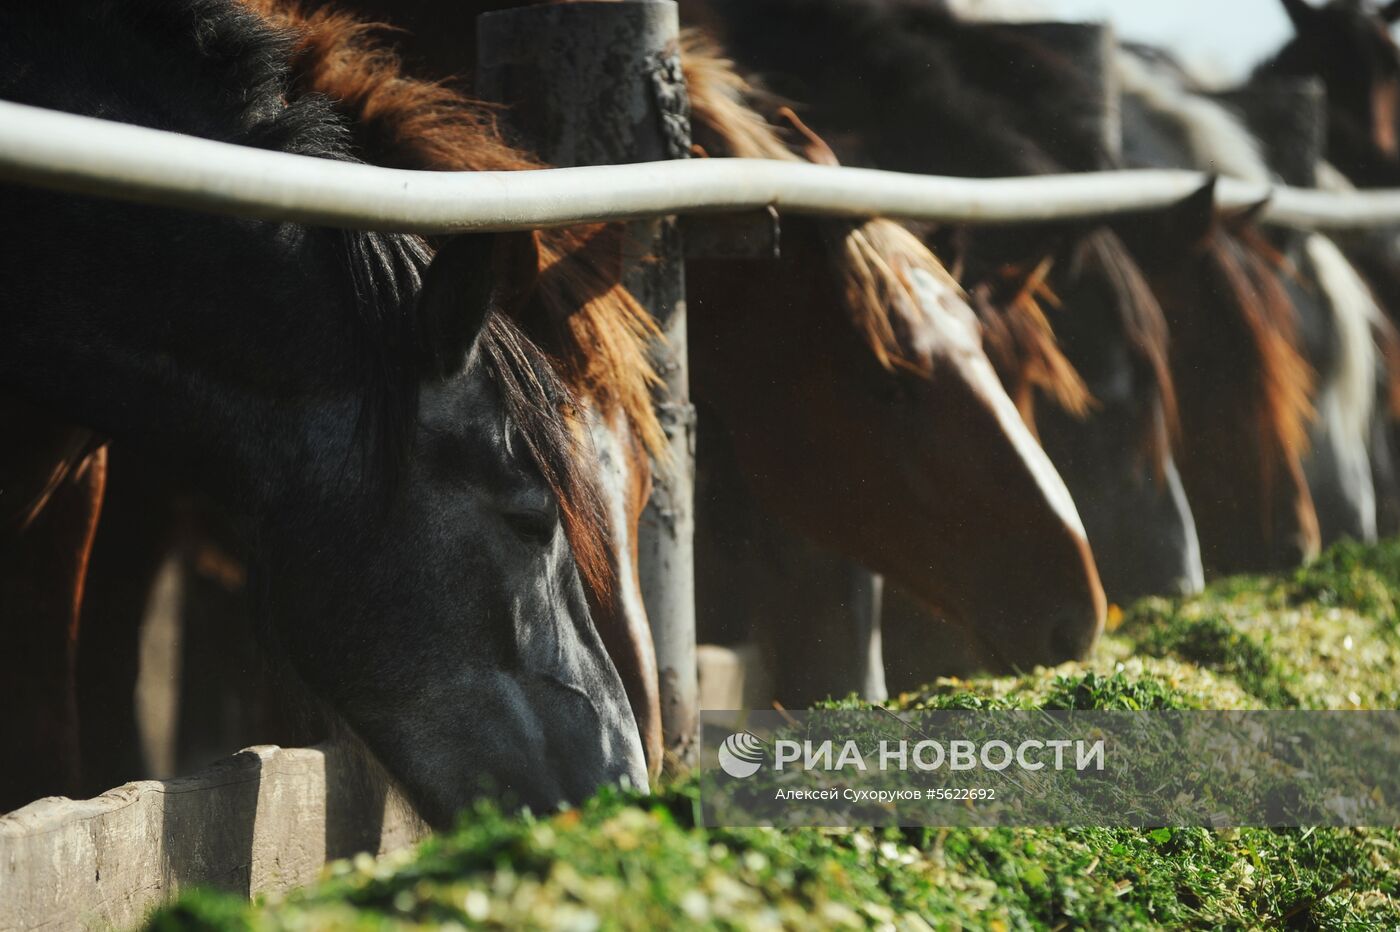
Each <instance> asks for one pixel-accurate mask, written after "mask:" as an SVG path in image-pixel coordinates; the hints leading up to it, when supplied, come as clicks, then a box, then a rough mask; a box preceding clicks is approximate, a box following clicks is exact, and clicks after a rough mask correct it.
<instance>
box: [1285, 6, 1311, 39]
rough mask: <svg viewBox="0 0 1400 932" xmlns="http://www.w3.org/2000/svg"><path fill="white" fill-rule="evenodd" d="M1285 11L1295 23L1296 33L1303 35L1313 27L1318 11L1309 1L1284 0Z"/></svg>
mask: <svg viewBox="0 0 1400 932" xmlns="http://www.w3.org/2000/svg"><path fill="white" fill-rule="evenodd" d="M1283 9H1284V11H1285V12H1286V13H1287V14H1288V18H1289V19H1290V20H1292V21H1293V30H1294V32H1296V33H1298V34H1299V35H1302V34H1303V33H1304V32H1306V31H1307V30H1308V28H1309V27H1310V26H1311V25H1312V23H1313V19H1314V17H1316V15H1317V10H1316V9H1315V8H1314V7H1313V5H1312V4H1311V3H1308V0H1283Z"/></svg>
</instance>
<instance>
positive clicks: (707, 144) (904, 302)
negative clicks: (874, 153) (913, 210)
mask: <svg viewBox="0 0 1400 932" xmlns="http://www.w3.org/2000/svg"><path fill="white" fill-rule="evenodd" d="M681 48H682V64H683V66H684V69H685V77H686V85H687V89H688V91H689V94H690V105H691V122H692V135H693V136H694V138H695V140H696V141H697V143H698V144H699V146H700V148H701V149H703V150H704V152H705V154H707V155H714V156H723V157H731V158H759V159H778V160H782V161H834V156H832V155H831V150H830V149H829V148H827V147H826V145H825V144H824V143H823V142H822V141H821V140H820V139H819V138H818V137H816V135H815V134H813V133H812V132H811V131H810V130H808V129H807V128H806V127H805V126H803V125H802V123H801V122H800V120H798V119H797V117H796V116H795V115H794V114H793V113H792V111H791V109H790V108H788V107H786V106H785V105H784V104H783V102H782V101H781V100H780V99H779V98H777V97H776V96H775V95H772V94H769V93H767V92H766V91H764V90H763V89H761V88H759V87H757V86H756V85H755V84H754V83H753V82H752V81H751V80H750V79H749V78H747V77H746V76H744V75H743V74H741V73H740V72H739V71H738V69H737V67H736V66H735V64H734V62H733V61H731V60H730V59H728V58H726V57H725V56H724V54H723V52H722V51H721V49H720V48H719V46H718V45H717V44H716V43H715V42H714V41H713V40H712V39H710V38H709V37H708V36H706V35H705V34H703V33H701V32H699V31H697V30H693V29H691V30H686V31H685V32H684V33H683V34H682V37H681ZM765 114H774V115H777V116H778V117H780V118H785V119H786V120H787V121H788V122H789V123H790V124H791V129H792V131H794V132H795V135H796V136H798V137H799V138H798V139H796V140H792V141H790V140H789V138H785V136H784V131H783V129H781V128H780V127H778V126H776V125H775V124H774V123H773V122H772V121H771V120H770V118H769V117H768V116H766V115H765ZM813 222H815V223H816V224H817V225H818V226H819V228H820V230H821V235H822V239H823V242H824V243H825V244H826V247H827V250H828V253H829V255H830V256H831V258H832V260H833V262H834V264H835V267H836V268H837V269H838V270H839V273H840V276H841V279H842V281H843V283H844V285H845V296H846V301H845V302H844V303H845V307H846V310H847V312H848V313H849V315H850V318H851V322H852V324H853V325H854V326H855V328H856V330H857V331H858V332H859V333H860V334H861V335H862V336H863V337H864V339H865V341H866V342H867V343H868V344H869V346H870V349H871V351H872V352H873V353H874V354H875V357H876V358H877V359H878V360H879V361H880V363H881V364H882V365H884V366H885V367H886V368H892V367H893V366H895V365H900V366H903V367H912V368H914V369H916V370H921V369H924V368H925V367H926V366H927V361H926V360H921V359H920V354H919V353H918V352H917V351H916V350H915V349H913V347H912V346H911V345H910V344H909V342H908V340H907V337H908V335H910V334H911V333H913V332H914V330H915V329H916V327H917V324H916V323H915V322H914V321H912V320H910V319H908V317H907V316H906V315H909V314H911V313H915V312H914V310H913V309H914V308H915V307H917V304H916V303H911V298H910V284H909V279H908V275H909V274H910V272H911V271H912V270H914V269H921V270H923V271H925V272H927V273H929V274H931V275H933V276H934V277H935V278H936V279H938V280H940V281H944V282H946V283H948V284H949V286H950V287H952V288H955V289H957V290H958V291H959V292H960V291H961V289H960V288H959V287H958V286H957V285H956V284H955V283H954V282H953V279H952V277H951V276H950V275H949V274H948V272H947V270H946V269H945V268H944V266H943V264H942V263H941V262H939V260H938V258H937V257H936V256H934V254H933V253H932V252H931V251H930V250H929V249H928V247H927V246H926V245H925V244H924V243H923V242H922V241H921V240H920V239H919V238H918V237H917V236H915V235H914V234H913V233H911V232H910V231H909V230H907V229H906V228H905V227H903V226H901V225H900V224H898V223H894V222H893V221H889V220H879V219H877V220H867V221H851V220H843V219H839V218H830V219H826V218H822V219H817V220H815V221H813ZM974 300H975V296H974ZM977 310H978V314H979V317H981V318H982V321H983V327H984V333H983V338H984V341H985V343H986V348H987V350H988V352H989V353H990V354H992V356H993V358H994V361H996V362H998V363H999V368H1000V369H1001V370H1002V372H1003V375H1005V374H1006V372H1007V369H1010V370H1012V371H1013V372H1014V373H1015V378H1017V379H1022V380H1026V381H1028V382H1030V383H1033V384H1036V385H1038V386H1041V387H1043V388H1044V389H1045V390H1046V391H1048V392H1049V393H1051V394H1052V395H1054V396H1055V397H1056V398H1057V399H1059V400H1060V401H1061V403H1063V404H1065V405H1066V407H1070V408H1075V409H1078V410H1082V409H1083V405H1084V403H1085V402H1086V401H1087V394H1086V392H1085V389H1084V384H1083V382H1082V381H1080V379H1079V375H1078V373H1077V372H1075V370H1074V367H1073V366H1071V365H1070V364H1069V362H1068V361H1067V360H1066V359H1065V358H1064V356H1063V355H1062V354H1061V352H1060V349H1059V346H1058V345H1057V344H1056V342H1055V337H1054V333H1053V331H1052V330H1051V328H1050V325H1049V322H1048V321H1047V320H1046V318H1045V315H1044V314H1043V313H1042V312H1041V309H1040V307H1039V305H1038V303H1037V302H1036V299H1035V297H1034V295H1033V294H1031V293H1030V292H1026V293H1024V294H1023V295H1020V296H1018V298H1017V300H1015V301H1012V302H1008V304H1007V306H1006V307H1005V308H1004V309H999V310H998V312H996V313H987V310H988V309H987V308H985V307H979V308H978V309H977ZM892 315H893V316H892ZM1012 356H1014V364H1010V365H1006V364H1007V363H1008V361H1009V359H1010V357H1012Z"/></svg>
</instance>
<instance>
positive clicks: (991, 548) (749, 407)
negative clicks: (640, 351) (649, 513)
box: [683, 34, 1102, 666]
mask: <svg viewBox="0 0 1400 932" xmlns="http://www.w3.org/2000/svg"><path fill="white" fill-rule="evenodd" d="M683 64H684V67H685V73H686V81H687V86H688V90H689V93H690V97H691V107H692V121H693V127H692V130H693V136H694V139H695V141H696V143H697V145H698V146H699V147H700V149H701V150H702V151H703V153H704V154H706V155H709V156H714V157H740V158H770V159H784V160H795V159H798V158H801V157H802V156H800V155H798V154H797V153H796V152H794V148H797V149H799V150H801V151H802V152H803V153H804V154H805V155H807V156H808V157H817V158H826V159H829V158H830V155H829V150H826V149H825V148H824V146H823V145H822V144H821V142H820V140H818V139H817V138H816V137H814V136H813V135H812V134H810V132H805V131H803V128H802V127H801V126H800V123H798V122H797V121H795V120H791V119H790V120H789V122H790V123H791V125H792V126H793V128H794V129H795V130H796V145H795V146H790V145H789V144H788V143H787V142H785V141H784V140H783V139H782V138H781V137H780V135H779V131H778V129H777V128H776V127H775V126H774V125H773V124H772V123H770V122H769V121H768V120H767V119H765V118H764V117H763V116H762V115H760V112H759V109H758V108H761V107H763V106H765V100H764V98H763V97H762V95H759V94H757V93H756V92H755V91H754V90H753V88H752V87H751V86H750V85H749V84H748V82H747V81H746V80H745V79H744V78H742V77H741V76H740V75H739V74H738V73H737V71H736V70H735V69H734V67H733V65H732V63H730V62H728V61H726V60H724V59H723V58H721V57H720V56H719V55H718V54H717V52H716V50H715V49H714V47H713V46H712V45H711V44H709V43H707V42H705V41H704V40H701V39H699V38H698V37H697V36H695V35H694V34H692V35H691V36H690V37H689V38H688V40H687V43H686V47H685V54H684V55H683ZM782 253H783V254H782V258H781V259H779V260H777V261H776V262H773V261H771V260H745V261H735V260H723V261H704V260H702V261H692V262H691V263H689V266H688V283H689V288H690V300H691V304H692V307H693V309H694V310H693V313H692V321H691V352H692V364H693V379H694V384H695V395H696V397H697V398H698V399H700V401H701V402H702V403H703V404H706V405H707V406H708V409H709V411H710V413H712V414H713V415H714V416H715V420H717V421H718V422H719V423H720V424H721V425H722V427H723V429H724V431H725V434H726V435H727V436H728V438H729V441H730V443H731V444H732V449H733V452H734V459H735V461H736V463H737V465H738V467H739V468H740V469H741V471H742V473H743V476H744V479H745V481H746V484H747V486H748V487H749V489H750V490H751V491H752V494H753V495H754V497H755V499H756V501H757V502H758V503H759V504H760V505H761V506H762V507H763V509H764V510H765V511H767V512H768V513H770V514H771V515H773V516H775V517H776V518H778V519H780V520H781V521H782V523H783V524H784V525H786V526H787V527H789V528H791V529H794V530H796V531H798V532H800V533H801V534H802V535H803V536H805V537H807V538H809V539H810V540H812V541H814V542H817V543H818V544H821V545H824V546H826V547H829V548H831V549H833V550H835V551H837V552H839V553H842V554H845V555H847V556H849V557H851V558H854V559H856V560H858V561H859V562H860V563H862V564H864V565H866V566H869V567H871V568H873V569H876V570H878V571H880V572H883V573H885V574H886V575H887V576H888V577H890V578H891V579H894V580H896V581H898V582H899V583H900V584H901V585H903V586H905V587H906V588H908V589H909V590H910V591H912V592H913V593H914V594H916V595H917V596H918V597H919V598H920V599H921V600H922V601H923V602H924V603H925V605H926V606H928V607H931V608H934V609H937V610H940V611H942V612H943V613H945V614H946V615H947V616H948V617H950V618H951V619H953V620H954V621H955V622H956V623H957V624H959V625H960V626H961V627H962V628H963V630H964V632H965V634H966V635H968V636H969V637H970V640H972V641H973V642H974V643H977V644H980V645H982V646H983V647H984V648H985V649H987V651H988V652H989V654H990V655H991V657H992V658H994V660H993V662H994V663H995V664H997V665H1000V666H1015V665H1026V664H1032V663H1045V662H1054V661H1056V660H1060V659H1067V658H1069V657H1072V656H1077V655H1079V654H1081V653H1082V652H1083V651H1084V649H1085V648H1086V647H1087V646H1088V644H1089V643H1090V642H1091V639H1092V636H1093V632H1094V631H1095V630H1096V627H1097V620H1096V619H1097V616H1098V614H1099V612H1100V611H1101V606H1102V602H1101V598H1102V597H1101V595H1100V594H1099V592H1098V584H1097V579H1096V573H1095V572H1094V567H1093V563H1092V558H1091V557H1090V556H1089V554H1088V551H1087V546H1086V541H1085V539H1084V537H1083V532H1082V529H1081V528H1080V527H1079V522H1078V519H1077V517H1075V516H1074V513H1073V506H1072V505H1070V504H1069V502H1068V496H1067V492H1066V491H1065V489H1064V487H1063V485H1062V484H1061V482H1060V481H1059V479H1058V476H1057V475H1056V474H1055V473H1054V470H1053V467H1051V466H1050V464H1049V461H1048V460H1047V459H1046V458H1045V456H1044V454H1043V453H1042V452H1041V451H1040V450H1039V448H1038V447H1037V446H1036V444H1035V443H1034V440H1033V438H1032V436H1031V435H1030V433H1029V431H1028V430H1027V429H1026V428H1025V426H1024V424H1022V423H1021V420H1020V417H1019V413H1018V412H1017V411H1016V409H1015V406H1014V404H1012V403H1011V401H1010V398H1009V397H1008V396H1007V395H1006V393H1005V391H1004V390H1003V389H1002V388H1001V387H1000V385H999V383H998V381H997V379H996V375H995V372H994V371H993V369H992V367H991V365H990V363H989V361H988V360H987V358H986V356H985V354H984V351H983V349H982V345H981V344H982V328H981V326H980V325H979V323H978V322H977V319H976V316H975V315H974V314H973V312H972V311H971V309H970V308H969V307H968V305H967V304H966V301H965V299H964V298H963V297H962V295H961V290H960V289H959V288H958V286H957V285H956V284H955V283H954V282H953V281H952V279H951V278H950V277H949V276H948V275H947V273H946V272H945V271H944V270H943V268H942V266H941V265H940V264H939V263H938V261H937V259H935V258H934V256H933V254H932V253H931V252H929V250H928V249H927V248H926V247H925V246H924V245H923V244H922V243H921V242H920V241H919V240H918V239H917V238H916V237H915V236H913V235H911V234H910V233H909V232H908V231H906V230H905V229H904V228H903V227H901V226H899V225H898V224H894V223H891V222H888V221H879V220H877V221H870V222H867V223H856V222H850V221H843V220H821V219H812V218H788V219H787V220H785V222H784V229H783V245H782ZM710 429H711V430H714V429H715V428H714V427H711V428H710ZM852 438H858V439H857V440H856V441H855V442H853V441H852ZM951 489H956V490H957V493H956V494H949V491H948V490H951ZM1023 561H1024V562H1023ZM1032 565H1034V566H1036V567H1037V571H1036V572H1034V573H1032V572H1027V568H1028V567H1030V566H1032ZM1010 566H1019V567H1021V569H1019V570H1018V571H1017V572H1015V573H1012V574H1009V575H1007V573H1006V570H1007V568H1008V567H1010ZM1038 619H1047V621H1048V623H1046V622H1038V621H1037V620H1038ZM792 633H793V635H794V636H795V637H800V636H801V633H800V631H794V632H792ZM1013 639H1016V642H1013Z"/></svg>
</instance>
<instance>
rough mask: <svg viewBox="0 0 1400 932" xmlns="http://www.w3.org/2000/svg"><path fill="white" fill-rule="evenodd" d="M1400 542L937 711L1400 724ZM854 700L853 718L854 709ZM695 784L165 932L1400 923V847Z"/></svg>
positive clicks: (924, 700)
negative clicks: (913, 822)
mask: <svg viewBox="0 0 1400 932" xmlns="http://www.w3.org/2000/svg"><path fill="white" fill-rule="evenodd" d="M1397 606H1400V543H1397V542H1388V543H1385V544H1382V545H1380V546H1377V547H1371V548H1363V547H1359V546H1354V545H1346V546H1342V547H1339V548H1337V549H1334V550H1332V551H1330V552H1328V553H1327V554H1325V555H1324V556H1323V557H1322V558H1321V559H1320V560H1319V561H1317V562H1316V563H1315V564H1313V565H1312V566H1309V567H1307V568H1305V569H1303V570H1300V571H1298V572H1296V573H1294V574H1292V575H1289V576H1285V577H1269V578H1249V579H1244V578H1241V579H1232V580H1225V581H1222V582H1220V583H1218V584H1216V585H1214V586H1212V587H1211V588H1210V589H1209V590H1208V591H1207V592H1206V593H1204V594H1203V595H1201V596H1198V597H1194V598H1190V599H1183V600H1162V599H1149V600H1145V601H1143V602H1141V603H1139V604H1137V605H1135V606H1133V607H1131V608H1129V609H1128V610H1126V611H1124V612H1117V611H1115V612H1114V613H1113V615H1114V617H1113V625H1112V628H1113V630H1112V631H1111V632H1110V633H1109V634H1108V636H1107V637H1106V638H1105V639H1104V642H1103V644H1102V646H1101V647H1100V648H1099V650H1098V651H1097V652H1096V654H1095V656H1094V657H1093V658H1091V659H1090V660H1089V661H1087V662H1085V663H1081V664H1065V665H1062V666H1060V667H1056V668H1053V669H1043V670H1036V671H1034V672H1032V673H1029V674H1026V675H1024V676H1018V677H998V678H992V677H984V678H975V679H971V680H953V679H945V680H939V681H937V682H935V683H933V684H930V685H929V686H928V687H926V688H925V689H922V690H919V691H917V692H914V693H909V694H906V695H903V696H900V697H898V698H897V699H895V700H894V701H893V702H892V703H891V705H892V706H894V707H897V708H921V709H922V708H928V709H942V708H955V709H1037V708H1041V709H1147V710H1151V709H1202V708H1220V709H1251V708H1316V709H1357V708H1394V707H1395V703H1396V696H1397V691H1400V672H1397V671H1400V632H1398V631H1397V629H1398V628H1400V617H1398V616H1397ZM843 704H844V703H843ZM698 820H699V803H698V795H697V788H696V784H695V782H694V781H693V780H686V781H682V782H680V783H677V784H674V785H671V786H668V787H664V788H663V789H662V790H661V791H659V792H658V793H657V794H655V795H653V796H651V797H644V798H640V797H636V796H629V795H625V794H620V793H613V792H606V793H603V794H602V795H600V796H599V797H598V798H596V799H595V800H593V801H592V802H590V803H589V804H588V805H586V806H584V807H583V808H581V809H579V810H571V811H568V812H562V813H557V814H553V815H550V816H547V817H533V816H529V815H509V814H504V813H502V812H500V811H498V810H496V809H494V808H492V807H489V806H482V807H479V808H477V809H476V810H475V811H472V812H470V813H467V814H465V815H464V817H463V819H462V821H461V825H460V827H459V829H458V830H457V831H455V832H453V833H450V834H447V835H443V836H439V837H436V838H433V839H430V840H428V841H426V842H425V843H423V844H422V845H421V846H419V847H418V848H416V849H414V850H411V851H406V852H403V853H401V854H399V855H396V856H392V857H389V858H385V859H382V860H379V861H374V860H373V859H370V858H368V857H362V858H359V859H356V860H355V861H353V862H341V863H338V864H336V865H334V866H333V867H332V868H331V869H330V870H329V871H328V873H327V876H326V878H325V879H324V880H323V881H322V882H321V883H319V884H318V885H315V886H313V887H311V888H309V889H306V890H300V891H297V892H294V893H292V894H290V895H288V896H286V897H280V898H273V899H267V900H264V901H261V902H258V903H255V904H252V905H249V904H246V903H244V902H243V901H241V900H238V899H236V898H232V897H228V896H223V895H219V894H210V893H192V894H189V895H186V896H185V897H184V898H182V899H181V900H179V901H178V902H176V903H175V904H173V905H171V906H169V907H167V908H165V909H164V910H162V911H160V912H159V913H157V914H156V915H155V916H154V917H153V918H152V920H151V927H152V928H155V929H161V930H164V929H192V928H203V929H219V930H234V929H247V930H261V929H380V928H385V929H398V928H415V927H425V928H429V927H430V928H442V927H448V928H451V927H454V926H461V927H467V928H470V927H481V926H487V927H492V926H494V927H511V928H514V927H520V926H527V927H539V928H560V929H595V928H645V929H650V928H656V927H662V926H680V927H686V926H690V927H716V926H718V927H732V928H745V929H748V928H809V927H811V926H813V925H821V926H829V927H834V928H844V927H850V928H864V927H877V928H888V929H924V928H954V929H956V928H977V929H988V928H990V929H1057V928H1070V927H1085V926H1088V927H1098V926H1108V925H1112V926H1115V927H1120V928H1152V927H1158V926H1180V925H1192V926H1198V927H1210V928H1226V927H1234V928H1256V927H1279V926H1289V927H1296V928H1357V927H1363V926H1365V927H1379V926H1386V927H1394V926H1396V925H1397V924H1400V898H1397V897H1400V889H1398V888H1400V831H1395V830H1390V829H1385V830H1376V829H1368V830H1360V829H1305V830H1271V829H1229V830H1217V831H1208V830H1204V829H1169V828H1159V829H1155V830H1136V829H1106V828H1072V829H919V830H913V831H911V830H902V831H901V830H834V829H830V830H829V829H805V830H787V831H779V830H771V829H705V828H702V827H699V826H698Z"/></svg>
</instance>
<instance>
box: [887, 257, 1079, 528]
mask: <svg viewBox="0 0 1400 932" xmlns="http://www.w3.org/2000/svg"><path fill="white" fill-rule="evenodd" d="M909 280H910V284H912V285H913V287H914V295H915V297H916V298H918V302H919V311H920V313H922V314H923V315H924V317H925V320H927V321H928V323H929V326H928V327H921V328H919V334H920V340H921V343H922V345H920V346H919V347H918V349H919V350H920V351H921V352H925V351H927V352H928V355H929V358H931V359H933V360H934V365H935V366H953V367H954V368H956V369H957V370H958V372H959V373H960V375H961V377H962V378H963V379H964V380H965V381H967V383H968V384H969V385H971V386H972V387H973V388H974V389H975V390H976V391H977V393H978V394H979V395H981V396H982V397H983V398H985V399H987V403H988V404H989V405H990V406H991V408H992V412H993V414H994V415H995V417H996V419H997V421H998V423H999V424H1000V425H1001V427H1002V429H1003V430H1004V431H1005V432H1006V435H1007V436H1008V437H1009V438H1011V443H1012V445H1013V446H1014V447H1015V449H1016V452H1017V454H1019V455H1020V457H1021V460H1022V461H1023V462H1024V463H1025V464H1026V468H1027V469H1029V470H1030V472H1031V475H1032V476H1034V477H1035V481H1036V485H1037V486H1039V487H1040V490H1041V492H1042V493H1044V495H1045V498H1046V500H1047V501H1049V502H1050V505H1051V507H1052V508H1054V509H1055V513H1056V514H1057V515H1058V516H1059V518H1060V520H1061V521H1063V522H1064V524H1065V526H1066V527H1068V528H1070V529H1071V530H1072V531H1074V533H1075V534H1077V535H1078V536H1079V538H1080V539H1081V540H1084V541H1087V540H1088V539H1089V538H1088V534H1086V533H1085V531H1084V523H1083V522H1082V521H1081V520H1080V519H1079V509H1077V508H1076V507H1075V505H1074V499H1073V498H1072V497H1071V496H1070V494H1069V489H1068V488H1067V487H1066V486H1065V481H1064V480H1063V479H1061V478H1060V474H1059V472H1058V471H1057V470H1056V469H1055V465H1054V464H1053V463H1051V462H1050V457H1049V456H1047V455H1046V454H1045V451H1044V450H1043V449H1041V446H1040V444H1039V443H1037V442H1036V439H1035V437H1034V436H1033V435H1032V434H1031V432H1030V429H1029V428H1028V427H1026V424H1025V422H1024V421H1023V420H1021V413H1020V412H1019V411H1017V410H1016V405H1015V404H1014V403H1013V402H1012V401H1011V398H1010V396H1008V395H1007V394H1006V389H1005V388H1003V387H1002V384H1001V379H999V378H998V377H997V374H996V371H995V370H993V369H992V364H991V362H990V361H989V360H988V359H987V355H986V353H984V352H983V351H982V325H981V323H980V322H979V321H978V320H977V314H976V313H975V312H974V311H973V310H972V308H970V307H968V305H967V302H966V301H964V300H963V297H962V293H961V291H960V289H959V288H958V287H957V284H956V283H954V282H953V281H952V280H951V279H948V280H941V279H939V278H937V277H935V276H933V275H931V274H929V273H928V272H927V271H925V270H924V269H913V270H912V271H911V272H910V273H909ZM925 334H928V335H929V336H924V335H925Z"/></svg>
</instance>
